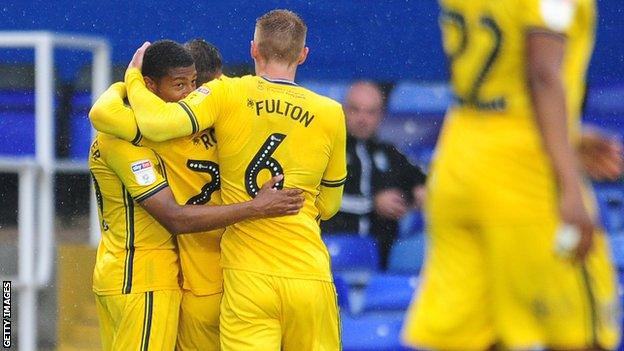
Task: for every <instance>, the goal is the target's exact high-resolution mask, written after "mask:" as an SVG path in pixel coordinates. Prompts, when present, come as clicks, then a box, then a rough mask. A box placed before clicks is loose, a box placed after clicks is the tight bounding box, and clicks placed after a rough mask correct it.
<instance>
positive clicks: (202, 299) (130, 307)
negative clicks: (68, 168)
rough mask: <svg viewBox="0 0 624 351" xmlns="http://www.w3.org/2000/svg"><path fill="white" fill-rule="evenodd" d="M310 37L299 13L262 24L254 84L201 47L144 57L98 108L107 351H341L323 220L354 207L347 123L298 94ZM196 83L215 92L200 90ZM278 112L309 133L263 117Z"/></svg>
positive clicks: (97, 284) (101, 296)
mask: <svg viewBox="0 0 624 351" xmlns="http://www.w3.org/2000/svg"><path fill="white" fill-rule="evenodd" d="M306 30H307V29H306V26H305V24H304V23H303V21H302V20H301V19H300V18H299V17H298V16H297V15H296V14H294V13H292V12H290V11H287V10H274V11H271V12H269V13H267V14H265V15H264V16H262V17H260V18H259V19H258V21H257V23H256V30H255V34H254V40H253V42H252V46H251V52H252V57H253V59H254V61H255V63H256V75H255V76H245V77H242V78H229V77H225V76H220V77H219V75H220V62H221V59H220V56H219V55H218V51H216V50H215V49H214V47H210V46H209V45H206V43H203V42H201V41H195V42H192V43H189V44H187V48H188V49H190V50H191V52H189V50H188V49H187V48H184V47H182V46H181V45H179V44H177V43H174V42H171V41H159V42H155V43H153V44H151V45H147V44H146V45H144V46H142V47H141V48H140V49H139V50H138V51H137V53H136V54H135V56H134V57H133V59H132V62H131V63H130V65H129V67H128V71H127V72H126V77H125V82H124V83H115V84H113V85H112V86H111V87H110V88H109V89H108V90H107V91H106V92H105V93H104V94H103V95H102V96H101V97H100V98H99V99H98V101H97V102H96V103H95V105H94V106H93V108H92V110H91V113H90V118H91V121H92V123H93V125H94V126H95V128H96V129H98V130H99V133H98V135H97V137H96V140H95V141H94V143H93V146H92V149H91V157H90V168H91V171H92V174H93V178H94V183H95V184H96V192H97V195H98V204H99V208H100V219H101V223H102V226H101V227H102V241H101V243H100V246H99V249H98V257H97V263H96V269H95V272H94V291H95V293H96V297H97V303H98V314H99V317H100V324H101V331H102V332H101V334H102V341H103V345H104V349H105V350H134V349H140V350H171V349H173V348H174V346H175V347H176V348H177V349H178V350H218V349H220V348H221V349H223V350H267V349H268V350H280V349H283V350H295V349H296V350H313V349H314V350H316V349H325V350H337V349H339V348H340V338H339V328H340V327H339V322H338V309H337V305H336V292H335V288H334V285H333V282H332V277H331V272H330V262H329V254H328V252H327V249H326V248H325V245H324V244H323V242H322V241H321V237H320V229H319V220H323V219H328V218H329V217H331V216H332V215H334V214H335V213H336V211H337V210H338V208H339V207H340V201H341V196H342V185H343V183H344V180H345V178H346V161H345V138H346V133H345V121H344V115H343V112H342V109H341V106H340V104H338V103H337V102H335V101H333V100H331V99H328V98H326V97H323V96H320V95H317V94H314V93H312V92H311V91H309V90H306V89H304V88H302V87H300V86H298V85H297V84H296V83H295V82H294V78H295V74H296V70H297V66H298V65H299V64H302V63H303V62H304V61H305V59H306V57H307V53H308V48H307V47H305V37H306ZM192 53H195V55H193V56H194V57H195V61H193V57H192V56H191V54H192ZM207 62H212V63H213V64H210V63H207ZM215 66H218V67H215ZM196 67H198V68H199V67H207V68H206V70H211V71H213V72H217V73H215V74H214V76H212V77H209V78H216V79H209V78H205V79H207V80H210V81H209V82H207V83H205V84H201V86H199V87H197V89H196V81H195V79H196V76H197V77H201V76H209V74H206V72H205V71H204V70H202V71H201V72H200V71H196ZM198 85H199V84H198ZM193 90H194V91H193ZM189 93H190V94H189ZM266 101H278V103H279V104H282V105H283V106H291V109H290V114H289V115H288V116H291V117H292V116H295V115H296V116H297V118H285V117H286V115H284V114H279V113H269V112H270V111H269V107H270V106H265V109H266V111H262V113H260V115H257V114H256V112H257V111H256V109H255V108H254V106H255V103H256V102H258V103H260V102H266ZM250 102H251V103H250ZM303 145H305V147H302V146H303ZM263 183H264V186H260V184H263ZM224 227H225V231H224V230H223V229H218V228H224ZM178 233H193V234H181V235H176V234H178ZM178 266H180V267H181V274H180V279H181V282H179V281H178V275H179V274H178ZM180 283H181V285H180ZM302 306H305V308H302ZM178 311H179V312H178ZM176 340H177V342H176Z"/></svg>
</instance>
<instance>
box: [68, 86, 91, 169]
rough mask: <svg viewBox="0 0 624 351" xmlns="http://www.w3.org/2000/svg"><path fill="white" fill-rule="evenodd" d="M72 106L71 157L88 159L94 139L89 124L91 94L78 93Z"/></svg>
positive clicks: (73, 98) (73, 99)
mask: <svg viewBox="0 0 624 351" xmlns="http://www.w3.org/2000/svg"><path fill="white" fill-rule="evenodd" d="M71 104H72V114H71V124H70V128H71V130H70V145H69V156H70V158H72V159H79V160H80V159H86V158H87V157H88V155H89V148H90V147H91V139H92V138H91V123H90V122H89V110H90V109H91V94H90V93H89V92H86V91H82V92H78V93H76V94H75V95H74V96H73V97H72V102H71Z"/></svg>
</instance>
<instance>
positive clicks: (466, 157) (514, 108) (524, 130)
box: [429, 0, 595, 221]
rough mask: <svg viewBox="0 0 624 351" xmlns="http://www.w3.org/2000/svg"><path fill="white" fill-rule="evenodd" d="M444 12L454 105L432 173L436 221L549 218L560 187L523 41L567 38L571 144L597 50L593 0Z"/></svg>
mask: <svg viewBox="0 0 624 351" xmlns="http://www.w3.org/2000/svg"><path fill="white" fill-rule="evenodd" d="M440 5H441V8H442V11H441V18H440V23H441V27H442V34H443V43H444V50H445V52H446V54H447V56H448V58H449V64H450V71H451V82H452V87H453V91H454V94H455V104H454V106H452V107H451V108H450V110H449V112H448V114H447V118H446V120H445V126H444V128H443V130H442V133H441V136H440V140H439V143H438V151H437V154H436V159H434V161H433V165H432V172H431V177H430V179H429V185H430V188H431V189H433V190H435V192H434V193H433V194H432V198H430V199H431V200H432V201H430V204H431V205H430V208H429V209H430V214H431V215H433V216H436V215H444V214H445V213H447V214H448V213H450V212H456V214H462V215H466V216H468V217H469V218H479V219H484V220H488V221H497V220H510V219H513V220H522V219H529V218H532V219H543V218H545V216H546V217H549V218H550V217H552V216H553V215H555V214H556V213H557V208H556V204H557V201H556V184H555V179H554V176H553V171H552V169H551V166H550V161H549V160H548V158H547V155H546V154H545V152H544V150H543V147H542V141H541V137H540V134H539V130H538V127H537V124H536V118H535V116H534V113H533V108H532V102H531V97H530V91H529V87H528V83H527V80H526V60H525V57H526V48H525V43H526V36H527V33H530V32H531V31H547V32H550V33H553V35H560V36H561V37H562V40H563V39H565V40H566V52H565V57H564V61H563V71H562V75H563V77H562V78H563V82H564V87H565V91H566V102H567V113H568V117H569V126H570V135H571V138H572V140H574V139H575V138H576V136H577V135H578V131H579V117H580V109H581V105H582V99H583V95H584V91H585V83H584V82H585V73H586V69H587V65H588V63H589V59H590V56H591V52H592V48H593V42H594V25H595V23H594V22H595V4H594V1H593V0H496V1H494V0H472V1H462V0H440ZM449 211H450V212H449Z"/></svg>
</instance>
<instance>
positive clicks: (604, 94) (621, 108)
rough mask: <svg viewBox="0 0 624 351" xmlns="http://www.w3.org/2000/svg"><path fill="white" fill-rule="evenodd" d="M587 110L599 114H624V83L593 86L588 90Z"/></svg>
mask: <svg viewBox="0 0 624 351" xmlns="http://www.w3.org/2000/svg"><path fill="white" fill-rule="evenodd" d="M587 112H588V113H589V114H597V115H622V114H624V85H622V84H617V85H610V86H594V87H591V88H590V89H589V91H588V92H587Z"/></svg>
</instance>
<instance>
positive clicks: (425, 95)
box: [388, 82, 452, 116]
mask: <svg viewBox="0 0 624 351" xmlns="http://www.w3.org/2000/svg"><path fill="white" fill-rule="evenodd" d="M451 102H452V93H451V90H450V88H449V86H448V85H447V84H441V83H437V84H423V83H416V82H400V83H398V84H397V85H396V86H395V87H394V89H393V90H392V93H391V94H390V99H389V102H388V112H390V113H391V114H414V113H416V114H422V115H427V114H429V115H431V114H433V115H438V116H442V115H444V113H445V112H446V109H447V107H448V106H449V105H450V104H451Z"/></svg>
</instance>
